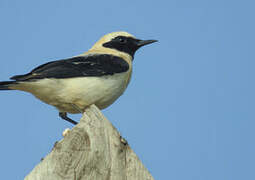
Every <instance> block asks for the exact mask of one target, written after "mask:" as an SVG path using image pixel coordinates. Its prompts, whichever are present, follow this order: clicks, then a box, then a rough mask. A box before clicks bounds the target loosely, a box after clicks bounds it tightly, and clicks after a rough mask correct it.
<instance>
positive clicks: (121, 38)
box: [114, 36, 127, 44]
mask: <svg viewBox="0 0 255 180" xmlns="http://www.w3.org/2000/svg"><path fill="white" fill-rule="evenodd" d="M114 40H115V41H118V42H120V43H122V44H123V43H126V42H127V38H126V37H123V36H118V37H116V38H115V39H114Z"/></svg>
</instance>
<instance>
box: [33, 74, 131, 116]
mask: <svg viewBox="0 0 255 180" xmlns="http://www.w3.org/2000/svg"><path fill="white" fill-rule="evenodd" d="M128 79H129V78H128V73H122V74H115V75H109V76H104V77H79V78H70V79H44V80H40V81H38V84H37V86H38V87H37V88H34V90H30V92H31V93H32V94H34V95H35V96H36V97H37V98H39V99H40V100H42V101H44V102H46V103H47V104H51V105H53V106H55V107H57V108H58V109H59V111H62V112H68V113H80V112H83V111H84V109H85V108H86V107H88V106H89V105H92V104H95V105H96V106H98V107H99V108H100V109H104V108H106V107H108V106H109V105H111V104H112V103H113V102H114V101H115V100H116V99H117V98H118V97H119V96H120V95H121V94H122V93H123V92H124V90H125V89H126V87H127V84H128Z"/></svg>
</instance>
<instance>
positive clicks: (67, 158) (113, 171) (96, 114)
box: [25, 105, 153, 180]
mask: <svg viewBox="0 0 255 180" xmlns="http://www.w3.org/2000/svg"><path fill="white" fill-rule="evenodd" d="M25 180H153V177H152V176H151V175H150V173H149V172H148V171H147V169H146V168H145V167H144V166H143V164H142V163H141V162H140V160H139V159H138V157H137V156H136V154H135V153H134V152H133V150H132V149H131V148H130V147H129V145H128V144H127V143H126V141H125V140H124V139H122V138H121V136H120V134H119V132H118V131H117V130H116V129H115V128H114V127H113V125H112V124H111V123H110V122H109V121H108V120H107V119H106V118H105V117H104V116H103V114H102V113H101V111H100V110H99V109H98V108H97V107H96V106H95V105H92V106H90V107H89V108H88V109H86V111H85V113H84V115H83V117H82V119H81V120H80V123H79V124H77V125H76V126H75V127H74V128H73V129H72V130H71V131H69V132H68V133H67V134H66V135H65V136H64V138H63V139H62V140H61V141H59V142H57V143H56V144H55V146H54V148H53V149H52V151H51V153H50V154H48V155H47V156H46V157H45V158H44V159H43V160H42V161H41V162H40V163H39V164H38V165H37V166H36V167H35V168H34V169H33V170H32V171H31V172H30V173H29V174H28V175H27V176H26V177H25Z"/></svg>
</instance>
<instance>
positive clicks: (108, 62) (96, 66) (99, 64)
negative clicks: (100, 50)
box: [11, 54, 129, 81]
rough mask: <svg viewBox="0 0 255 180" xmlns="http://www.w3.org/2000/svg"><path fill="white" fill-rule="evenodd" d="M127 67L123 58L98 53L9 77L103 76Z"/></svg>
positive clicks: (61, 61)
mask: <svg viewBox="0 0 255 180" xmlns="http://www.w3.org/2000/svg"><path fill="white" fill-rule="evenodd" d="M128 69H129V64H128V63H127V62H126V61H125V60H124V59H122V58H120V57H117V56H113V55H108V54H98V55H87V56H78V57H73V58H70V59H64V60H59V61H52V62H49V63H46V64H43V65H41V66H38V67H37V68H35V69H33V70H32V71H31V72H30V73H28V74H24V75H18V76H13V77H11V79H13V80H18V81H26V80H35V79H43V78H72V77H86V76H104V75H113V74H115V73H121V72H126V71H128Z"/></svg>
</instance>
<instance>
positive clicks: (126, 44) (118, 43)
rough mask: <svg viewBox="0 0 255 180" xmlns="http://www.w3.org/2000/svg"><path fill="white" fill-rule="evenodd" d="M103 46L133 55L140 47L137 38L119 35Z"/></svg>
mask: <svg viewBox="0 0 255 180" xmlns="http://www.w3.org/2000/svg"><path fill="white" fill-rule="evenodd" d="M103 47H107V48H111V49H116V50H118V51H121V52H125V53H128V54H129V55H130V56H132V57H133V56H134V54H135V51H136V50H137V49H138V48H139V47H138V46H137V39H135V38H133V37H129V36H117V37H115V38H113V39H111V40H110V41H109V42H106V43H104V44H103Z"/></svg>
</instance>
